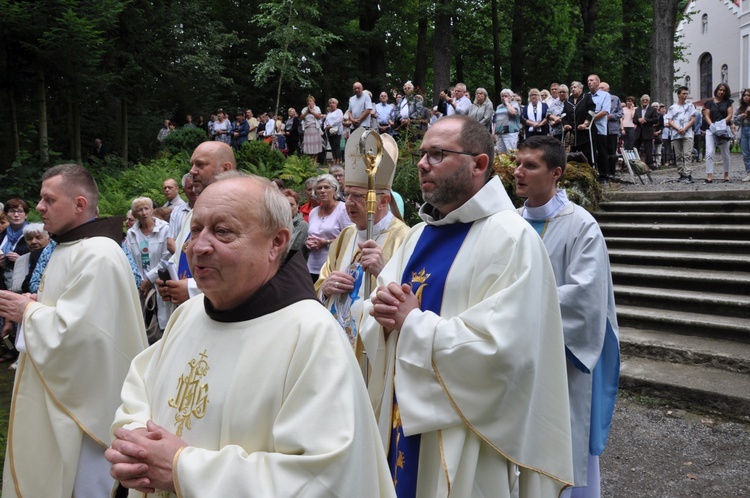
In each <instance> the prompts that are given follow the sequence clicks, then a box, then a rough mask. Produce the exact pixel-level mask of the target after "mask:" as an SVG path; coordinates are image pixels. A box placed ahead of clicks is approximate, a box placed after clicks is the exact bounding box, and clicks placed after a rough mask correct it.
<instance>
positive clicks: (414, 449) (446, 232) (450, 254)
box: [388, 223, 473, 498]
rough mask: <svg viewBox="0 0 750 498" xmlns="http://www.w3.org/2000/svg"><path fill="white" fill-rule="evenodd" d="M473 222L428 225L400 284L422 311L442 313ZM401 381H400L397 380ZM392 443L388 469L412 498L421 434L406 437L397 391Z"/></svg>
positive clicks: (403, 497) (400, 492)
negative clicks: (447, 284)
mask: <svg viewBox="0 0 750 498" xmlns="http://www.w3.org/2000/svg"><path fill="white" fill-rule="evenodd" d="M472 225H473V223H455V224H451V225H442V226H433V225H427V226H426V227H425V228H424V231H423V232H422V234H421V235H420V237H419V240H418V241H417V245H416V247H414V251H413V252H412V255H411V257H410V258H409V262H408V263H407V265H406V267H405V268H404V273H403V275H402V276H401V283H409V284H411V286H412V291H413V292H414V295H415V296H416V297H417V300H418V301H419V309H421V310H422V311H432V312H433V313H436V314H438V315H439V314H440V308H441V306H442V303H443V291H444V290H445V280H446V278H447V277H448V272H449V271H450V269H451V266H452V265H453V261H454V260H455V259H456V255H457V254H458V251H459V249H461V245H462V244H463V242H464V239H465V238H466V235H467V234H468V233H469V230H470V229H471V227H472ZM394 382H398V379H394ZM392 420H393V422H392V427H393V429H392V430H391V444H390V446H389V450H388V466H389V467H390V469H391V477H393V484H394V486H395V488H396V496H398V497H399V498H412V497H414V496H416V493H417V475H418V470H419V443H420V440H421V435H420V434H415V435H413V436H405V435H404V429H403V426H402V425H401V414H400V411H399V409H398V400H397V399H396V390H395V388H394V391H393V414H392Z"/></svg>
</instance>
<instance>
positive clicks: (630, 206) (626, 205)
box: [600, 192, 750, 215]
mask: <svg viewBox="0 0 750 498" xmlns="http://www.w3.org/2000/svg"><path fill="white" fill-rule="evenodd" d="M748 197H750V195H749V194H748V193H747V192H745V199H748ZM600 206H601V209H602V211H604V212H620V213H626V212H627V213H632V212H638V211H641V212H647V211H650V212H658V213H663V212H682V213H686V212H690V213H693V212H708V213H714V214H715V213H745V214H747V215H750V200H735V201H727V200H694V201H691V202H686V201H663V200H654V201H609V202H603V203H601V204H600Z"/></svg>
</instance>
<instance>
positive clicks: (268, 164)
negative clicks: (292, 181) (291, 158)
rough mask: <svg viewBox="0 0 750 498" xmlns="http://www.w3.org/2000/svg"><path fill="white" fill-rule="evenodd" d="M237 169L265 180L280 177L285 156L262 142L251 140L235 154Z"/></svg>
mask: <svg viewBox="0 0 750 498" xmlns="http://www.w3.org/2000/svg"><path fill="white" fill-rule="evenodd" d="M235 156H236V158H237V168H238V169H241V170H243V171H247V172H250V173H252V174H254V175H258V176H263V177H265V178H274V177H280V176H281V172H282V167H283V164H284V154H282V153H281V152H279V151H278V150H276V149H274V148H272V147H271V146H270V145H268V144H267V143H265V142H263V141H262V140H249V141H247V142H245V143H244V144H242V147H240V150H238V151H236V152H235Z"/></svg>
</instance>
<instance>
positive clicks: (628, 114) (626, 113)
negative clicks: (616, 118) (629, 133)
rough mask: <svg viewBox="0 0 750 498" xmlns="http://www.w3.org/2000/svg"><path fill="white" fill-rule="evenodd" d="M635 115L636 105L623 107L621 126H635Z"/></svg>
mask: <svg viewBox="0 0 750 498" xmlns="http://www.w3.org/2000/svg"><path fill="white" fill-rule="evenodd" d="M633 116H635V106H633V107H628V106H625V107H623V108H622V120H620V126H622V127H623V128H633V127H635V124H634V123H633Z"/></svg>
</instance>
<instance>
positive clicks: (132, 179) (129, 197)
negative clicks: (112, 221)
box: [97, 151, 190, 216]
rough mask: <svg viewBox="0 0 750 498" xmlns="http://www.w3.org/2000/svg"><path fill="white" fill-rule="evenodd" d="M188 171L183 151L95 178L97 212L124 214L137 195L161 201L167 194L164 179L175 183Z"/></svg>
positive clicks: (186, 155) (186, 154)
mask: <svg viewBox="0 0 750 498" xmlns="http://www.w3.org/2000/svg"><path fill="white" fill-rule="evenodd" d="M189 170H190V155H189V153H188V152H186V151H182V152H180V153H178V154H175V155H173V156H169V157H162V158H159V159H154V160H153V161H151V162H149V163H146V164H137V165H135V166H133V167H132V168H128V169H126V170H121V171H120V172H119V173H117V174H114V175H103V176H101V177H99V178H97V182H98V183H99V212H100V214H101V215H102V216H113V215H124V214H125V213H126V212H127V211H128V209H130V203H131V202H132V201H133V199H135V198H136V197H140V196H145V197H149V198H151V199H152V200H153V201H154V202H156V203H157V204H164V203H165V202H166V200H167V199H166V197H164V192H163V191H162V183H164V180H166V179H167V178H174V179H175V180H177V181H178V182H179V181H180V179H181V178H182V175H184V174H185V173H187V172H188V171H189Z"/></svg>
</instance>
